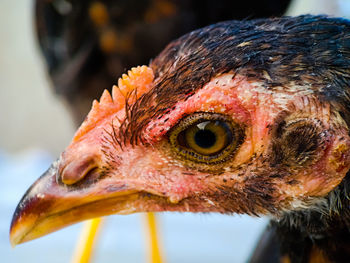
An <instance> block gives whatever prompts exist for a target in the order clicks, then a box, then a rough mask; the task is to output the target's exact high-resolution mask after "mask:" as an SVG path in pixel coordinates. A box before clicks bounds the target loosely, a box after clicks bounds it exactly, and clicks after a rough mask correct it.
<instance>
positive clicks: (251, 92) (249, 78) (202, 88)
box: [11, 16, 350, 262]
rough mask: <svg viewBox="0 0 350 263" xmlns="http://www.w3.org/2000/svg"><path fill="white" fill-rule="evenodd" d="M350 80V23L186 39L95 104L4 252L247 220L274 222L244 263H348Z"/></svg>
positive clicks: (231, 26)
mask: <svg viewBox="0 0 350 263" xmlns="http://www.w3.org/2000/svg"><path fill="white" fill-rule="evenodd" d="M349 69H350V22H348V21H347V20H344V19H336V18H327V17H323V16H300V17H295V18H290V17H287V18H278V19H260V20H252V21H228V22H222V23H218V24H215V25H212V26H208V27H205V28H202V29H199V30H196V31H193V32H191V33H189V34H187V35H184V36H183V37H181V38H179V39H177V40H175V41H173V42H172V43H170V44H169V45H168V46H167V47H166V48H165V49H164V50H163V51H162V52H161V53H160V54H159V55H158V56H157V57H156V58H155V59H154V60H153V61H152V62H151V64H150V67H145V66H144V67H139V68H134V69H132V70H131V71H129V73H128V76H127V75H124V76H123V78H122V79H120V80H119V82H118V87H116V86H115V87H114V88H113V90H112V96H111V95H110V94H109V93H108V92H107V91H105V92H104V93H103V95H102V97H101V99H100V102H97V101H95V102H94V104H93V108H92V109H91V111H90V113H89V115H88V117H87V118H86V120H85V121H84V123H83V124H82V126H81V127H80V129H79V130H78V132H77V133H76V135H75V137H74V139H73V141H72V143H71V145H70V146H69V147H68V148H67V149H66V150H65V151H64V152H63V153H62V155H61V157H60V159H59V160H58V161H57V162H55V163H54V164H53V165H52V167H51V168H50V169H49V170H48V171H47V172H46V173H45V174H44V175H43V176H42V177H41V178H39V179H38V181H37V182H36V183H34V184H33V186H32V187H31V188H30V189H29V190H28V192H27V193H26V194H25V196H24V197H23V199H22V200H21V201H20V204H19V205H18V207H17V210H16V212H15V214H14V218H13V221H12V225H11V239H12V242H13V243H21V242H25V241H28V240H31V239H34V238H37V237H39V236H41V235H44V234H46V233H49V232H52V231H54V230H57V229H58V228H61V227H64V226H66V225H68V224H72V223H75V222H77V221H81V220H84V219H87V218H91V217H94V216H101V215H108V214H112V213H122V214H125V213H132V212H142V211H180V212H219V213H229V214H230V213H241V214H242V213H245V214H249V215H255V216H261V215H268V216H270V217H271V218H272V221H271V226H270V228H269V229H268V230H267V231H266V233H265V234H264V235H263V239H262V240H261V242H260V243H259V245H258V247H257V250H256V252H255V253H254V255H253V257H252V259H251V262H347V261H348V259H349V257H350V235H349V234H350V233H349V227H350V211H349V205H350V203H349V173H348V171H349V169H350V136H349V125H350V118H349V116H350V88H349V84H350V70H349Z"/></svg>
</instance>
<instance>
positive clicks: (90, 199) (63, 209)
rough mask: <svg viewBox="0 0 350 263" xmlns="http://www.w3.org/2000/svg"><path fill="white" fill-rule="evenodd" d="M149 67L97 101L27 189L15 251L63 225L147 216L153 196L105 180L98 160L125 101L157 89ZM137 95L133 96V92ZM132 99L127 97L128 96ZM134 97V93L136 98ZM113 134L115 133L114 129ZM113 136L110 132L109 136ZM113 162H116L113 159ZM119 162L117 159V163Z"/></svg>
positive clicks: (15, 226)
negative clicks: (110, 217) (139, 214)
mask: <svg viewBox="0 0 350 263" xmlns="http://www.w3.org/2000/svg"><path fill="white" fill-rule="evenodd" d="M153 78H154V75H153V71H152V69H151V68H149V67H147V66H142V67H137V68H132V69H131V70H130V71H129V72H128V75H125V74H124V75H123V77H122V78H121V79H119V81H118V86H119V87H117V86H114V87H113V90H112V96H111V95H110V93H109V92H108V91H105V92H104V93H103V94H102V97H101V99H100V101H99V102H98V101H94V103H93V106H92V109H91V110H90V113H89V114H88V116H87V118H86V119H85V121H84V122H83V124H82V125H81V126H80V128H79V129H78V131H77V132H76V134H75V136H74V138H73V140H72V142H71V144H70V145H69V146H68V147H67V149H66V150H65V151H64V152H63V154H62V155H61V158H60V159H59V160H58V161H56V162H54V163H53V164H52V165H51V167H50V168H49V169H48V170H47V171H46V172H45V173H44V174H43V175H42V176H41V177H40V178H39V179H38V180H37V181H36V182H35V183H34V184H33V185H32V186H31V187H30V188H29V189H28V191H27V192H26V193H25V194H24V196H23V198H22V199H21V201H20V202H19V204H18V206H17V208H16V211H15V213H14V215H13V218H12V222H11V227H10V241H11V244H12V245H13V246H15V245H17V244H20V243H23V242H26V241H29V240H32V239H35V238H38V237H41V236H44V235H46V234H48V233H51V232H53V231H56V230H58V229H61V228H63V227H65V226H68V225H71V224H74V223H77V222H80V221H83V220H86V219H91V218H94V217H100V216H105V215H110V214H116V213H118V214H129V213H133V212H140V211H144V212H148V211H150V210H151V209H152V208H150V207H148V206H147V204H148V203H149V202H152V198H150V194H147V193H145V192H144V191H143V190H142V188H140V186H137V184H135V183H134V182H132V180H131V179H130V178H129V179H127V178H126V177H125V176H124V177H123V176H118V174H117V175H115V176H114V177H113V176H110V175H109V176H107V175H106V173H104V171H105V170H103V164H102V161H101V159H100V157H101V155H102V154H101V152H102V151H103V150H102V148H101V147H100V145H101V140H103V138H101V133H103V132H105V131H107V130H108V129H111V127H110V123H113V120H114V119H115V118H116V119H119V118H123V116H125V113H124V112H123V111H124V109H125V101H126V98H129V97H130V100H129V101H128V102H130V103H132V100H133V99H137V98H138V97H139V96H141V95H142V94H143V93H144V92H147V90H149V89H150V88H151V87H152V85H153ZM136 89H137V91H138V92H137V95H135V96H131V95H130V94H133V92H134V90H135V92H136ZM128 94H129V95H128ZM135 94H136V93H135ZM113 131H114V129H113ZM109 132H112V131H109ZM109 157H110V158H112V157H111V156H110V155H109ZM116 160H118V155H116V156H115V158H113V160H112V161H113V162H116Z"/></svg>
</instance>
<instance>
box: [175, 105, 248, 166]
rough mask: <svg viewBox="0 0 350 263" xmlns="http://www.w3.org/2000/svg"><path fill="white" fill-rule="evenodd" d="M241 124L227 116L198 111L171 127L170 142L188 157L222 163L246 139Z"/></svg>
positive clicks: (202, 161)
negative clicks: (239, 125)
mask: <svg viewBox="0 0 350 263" xmlns="http://www.w3.org/2000/svg"><path fill="white" fill-rule="evenodd" d="M242 137H243V136H242V132H241V130H240V129H239V127H238V125H237V124H235V123H233V122H232V121H231V120H230V119H229V118H228V117H227V116H224V115H221V114H216V113H204V112H198V113H194V114H192V115H190V116H187V117H185V118H184V119H182V120H181V121H180V122H179V123H178V124H177V125H176V126H175V128H173V129H172V130H171V131H170V136H169V140H170V144H171V145H172V147H173V149H174V150H175V152H176V153H177V154H178V155H180V156H181V157H184V158H185V159H187V160H190V161H194V162H200V163H219V162H223V161H225V160H227V159H228V158H229V157H230V156H231V155H232V154H233V153H234V152H235V150H236V149H237V147H238V145H239V144H240V142H241V141H242Z"/></svg>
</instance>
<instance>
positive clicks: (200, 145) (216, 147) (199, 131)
mask: <svg viewBox="0 0 350 263" xmlns="http://www.w3.org/2000/svg"><path fill="white" fill-rule="evenodd" d="M181 137H184V138H181ZM178 140H179V143H181V141H182V142H185V145H184V146H185V147H186V146H187V147H188V148H190V149H193V150H194V151H195V152H197V153H199V154H203V155H213V154H216V153H218V152H220V151H221V150H222V149H224V148H225V147H226V146H227V145H228V144H229V143H230V142H231V141H232V131H231V129H230V126H229V125H228V124H227V123H225V122H223V121H203V122H200V123H196V124H194V125H191V126H190V127H188V128H187V129H186V130H184V131H183V132H181V133H180V134H179V136H178Z"/></svg>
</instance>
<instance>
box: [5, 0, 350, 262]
mask: <svg viewBox="0 0 350 263" xmlns="http://www.w3.org/2000/svg"><path fill="white" fill-rule="evenodd" d="M0 10H1V11H2V15H1V17H0V127H1V129H0V255H1V262H26V263H30V262H69V261H70V258H71V255H72V252H73V250H74V247H75V242H76V240H77V236H78V234H79V231H80V228H81V225H80V224H78V225H74V226H71V227H69V228H66V229H64V230H61V231H59V232H56V233H53V234H50V235H48V236H46V237H43V238H40V239H38V240H35V241H32V242H29V243H26V244H23V245H20V246H18V247H16V248H11V246H10V244H9V240H8V231H9V226H10V221H11V218H12V213H13V211H14V209H15V207H16V205H17V203H18V201H19V200H20V198H21V197H22V195H23V194H24V192H25V190H26V189H27V188H28V187H29V186H30V185H31V184H32V183H33V182H34V180H35V179H36V178H38V177H39V176H40V175H41V174H42V173H43V172H44V171H45V170H46V169H47V167H48V166H49V165H50V163H51V162H52V161H53V160H54V159H56V158H57V157H58V156H59V154H60V152H61V151H62V150H64V148H65V147H66V146H67V145H68V143H69V141H70V139H71V138H72V136H73V133H74V131H75V129H76V128H77V126H78V125H79V124H80V122H81V120H82V119H83V118H84V116H85V115H86V113H87V111H88V110H89V108H90V106H91V101H92V99H93V98H98V97H99V96H100V94H101V92H102V90H103V89H105V88H107V89H110V88H111V86H112V84H113V83H116V81H117V78H118V77H119V76H120V75H121V74H122V73H123V72H125V71H126V70H127V69H128V68H130V67H131V66H136V65H142V64H148V61H149V60H150V59H151V58H152V57H154V56H155V55H156V54H157V53H158V52H160V51H161V50H162V49H163V48H164V47H165V45H166V44H167V43H169V42H170V41H171V40H172V39H174V38H176V37H179V36H181V35H182V34H184V33H186V32H189V31H191V30H193V29H196V28H199V27H202V26H205V25H208V24H211V23H215V22H218V21H222V20H229V19H246V18H248V19H251V18H256V17H271V16H280V15H283V14H287V15H298V14H305V13H313V14H329V15H332V16H342V17H349V15H350V0H295V1H289V0H285V1H282V0H266V1H263V0H260V1H255V0H246V1H242V2H239V3H238V1H229V0H227V1H220V0H215V1H211V0H203V1H190V0H183V1H181V0H177V1H176V0H173V1H171V0H128V1H123V0H120V1H117V0H114V1H108V0H103V1H102V0H101V1H83V0H81V1H78V0H75V1H68V0H38V1H34V0H16V1H12V0H0ZM158 218H159V231H160V239H161V245H162V249H163V252H164V256H165V260H166V261H167V262H179V261H181V262H246V261H247V259H248V258H249V255H250V253H251V252H252V251H253V249H254V245H255V243H256V242H257V240H258V238H259V235H260V234H261V232H262V231H263V229H264V228H265V226H266V224H267V221H268V220H267V219H264V218H262V219H257V218H250V217H247V216H224V215H216V214H210V215H192V214H175V213H173V214H171V213H164V214H160V215H159V217H158ZM146 240H147V239H146V235H145V231H144V225H143V217H142V215H130V216H110V217H108V219H107V220H106V221H105V225H104V227H103V229H102V232H101V236H100V239H99V244H98V246H97V250H96V255H95V262H145V261H146V258H147V257H146V248H147V244H146Z"/></svg>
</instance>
